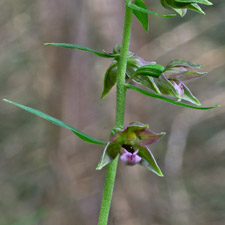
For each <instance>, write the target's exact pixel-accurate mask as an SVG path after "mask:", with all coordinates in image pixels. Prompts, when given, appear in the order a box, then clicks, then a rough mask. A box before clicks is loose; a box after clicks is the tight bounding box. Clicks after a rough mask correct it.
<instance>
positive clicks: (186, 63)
mask: <svg viewBox="0 0 225 225" xmlns="http://www.w3.org/2000/svg"><path fill="white" fill-rule="evenodd" d="M177 66H184V67H193V68H197V69H201V68H202V67H204V65H203V64H194V63H191V62H189V61H186V60H183V59H175V60H172V61H170V62H169V63H168V64H167V65H166V69H167V68H171V67H177Z"/></svg>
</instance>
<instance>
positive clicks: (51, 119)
mask: <svg viewBox="0 0 225 225" xmlns="http://www.w3.org/2000/svg"><path fill="white" fill-rule="evenodd" d="M3 101H5V102H8V103H10V104H12V105H15V106H17V107H19V108H21V109H23V110H26V111H27V112H29V113H32V114H34V115H36V116H39V117H41V118H43V119H46V120H48V121H49V122H51V123H54V124H56V125H58V126H60V127H64V128H67V129H69V130H71V131H73V133H75V134H76V135H77V136H78V137H79V138H81V139H82V140H84V141H86V142H89V143H92V144H98V145H105V144H106V142H103V141H100V140H97V139H95V138H93V137H90V136H88V135H87V134H85V133H83V132H81V131H79V130H77V129H75V128H73V127H71V126H70V125H68V124H66V123H64V122H62V121H60V120H58V119H56V118H54V117H52V116H49V115H47V114H45V113H43V112H40V111H38V110H36V109H32V108H30V107H28V106H24V105H21V104H18V103H16V102H13V101H10V100H7V99H3Z"/></svg>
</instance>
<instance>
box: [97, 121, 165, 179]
mask: <svg viewBox="0 0 225 225" xmlns="http://www.w3.org/2000/svg"><path fill="white" fill-rule="evenodd" d="M163 135H165V133H164V132H161V133H155V132H153V131H152V130H150V129H149V126H148V125H146V124H142V123H139V122H133V123H130V124H129V125H127V126H125V127H124V128H122V129H117V130H116V131H115V132H114V133H113V135H112V137H111V139H110V140H109V142H108V143H107V145H106V147H105V149H104V152H103V155H102V158H101V160H100V162H99V164H98V167H97V169H102V168H103V167H104V166H106V165H107V164H108V163H110V162H111V161H112V160H114V159H115V158H116V157H117V156H118V155H119V156H120V159H121V161H122V162H123V163H124V164H125V165H129V166H133V165H136V164H139V165H142V166H144V167H146V168H147V169H149V170H151V171H152V172H154V173H155V174H157V175H159V176H163V174H162V172H161V170H160V168H159V166H158V164H157V162H156V160H155V158H154V156H153V154H152V153H151V151H150V149H149V148H148V147H147V146H148V145H150V144H153V143H155V142H157V141H158V140H159V138H160V137H162V136H163Z"/></svg>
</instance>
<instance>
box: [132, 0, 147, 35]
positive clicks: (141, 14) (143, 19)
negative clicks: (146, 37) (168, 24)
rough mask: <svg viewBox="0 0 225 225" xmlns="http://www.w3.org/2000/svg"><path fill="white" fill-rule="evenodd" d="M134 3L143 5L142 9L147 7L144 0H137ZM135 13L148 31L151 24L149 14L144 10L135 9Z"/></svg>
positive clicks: (139, 5)
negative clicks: (149, 23)
mask: <svg viewBox="0 0 225 225" xmlns="http://www.w3.org/2000/svg"><path fill="white" fill-rule="evenodd" d="M134 5H136V6H138V7H141V8H142V9H147V8H146V5H145V2H144V1H142V0H136V1H135V2H134ZM133 13H134V15H135V16H136V17H137V19H138V20H139V22H140V23H141V25H142V26H143V28H144V29H145V31H146V32H148V29H149V25H148V14H147V13H144V12H140V11H139V10H133Z"/></svg>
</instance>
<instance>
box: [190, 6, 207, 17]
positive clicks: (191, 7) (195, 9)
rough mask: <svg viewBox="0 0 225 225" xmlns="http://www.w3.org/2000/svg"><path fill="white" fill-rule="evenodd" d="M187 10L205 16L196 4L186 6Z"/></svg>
mask: <svg viewBox="0 0 225 225" xmlns="http://www.w3.org/2000/svg"><path fill="white" fill-rule="evenodd" d="M187 9H190V10H192V11H195V12H198V13H201V14H203V15H205V12H204V11H203V10H202V9H201V7H200V6H199V5H198V4H196V3H193V4H190V5H188V6H187Z"/></svg>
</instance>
